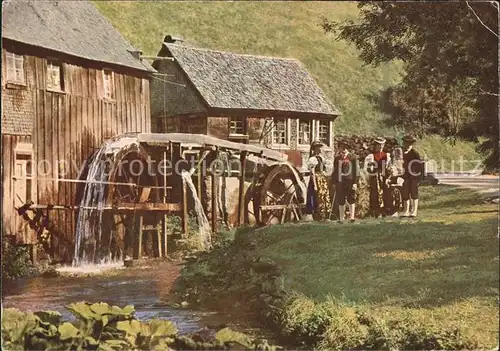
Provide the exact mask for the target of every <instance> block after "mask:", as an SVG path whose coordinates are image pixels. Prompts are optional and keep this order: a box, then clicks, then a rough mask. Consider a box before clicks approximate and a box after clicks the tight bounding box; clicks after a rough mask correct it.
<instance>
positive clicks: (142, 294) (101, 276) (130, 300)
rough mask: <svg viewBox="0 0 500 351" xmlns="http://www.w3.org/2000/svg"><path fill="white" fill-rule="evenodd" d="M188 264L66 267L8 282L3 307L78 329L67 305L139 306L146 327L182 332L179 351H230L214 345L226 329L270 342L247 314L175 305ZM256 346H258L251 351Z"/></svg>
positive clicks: (136, 308) (153, 262) (156, 262)
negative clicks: (43, 314)
mask: <svg viewBox="0 0 500 351" xmlns="http://www.w3.org/2000/svg"><path fill="white" fill-rule="evenodd" d="M183 264H184V262H183V261H168V260H162V259H156V260H150V261H145V262H143V263H141V264H139V265H134V266H133V267H123V265H122V266H118V265H117V267H114V268H113V269H109V270H106V271H100V272H97V271H93V272H92V271H91V270H90V269H88V270H86V269H83V268H82V269H80V271H79V272H78V273H77V272H76V270H75V269H74V267H69V268H68V267H66V268H67V269H64V267H62V268H60V269H59V275H58V276H52V277H32V278H26V279H18V280H14V281H9V282H4V284H3V296H2V303H3V308H4V309H9V308H17V309H19V310H20V311H21V312H24V313H29V311H32V312H40V311H55V313H57V314H60V316H61V320H62V321H69V322H72V323H75V325H78V323H77V322H78V318H75V315H74V313H72V312H71V310H69V309H68V308H67V307H66V306H69V305H71V304H78V303H80V302H81V301H86V302H88V303H90V304H98V303H105V304H108V305H109V306H119V307H124V306H126V305H133V306H134V319H136V320H137V321H139V322H140V323H151V322H153V321H154V320H163V321H170V322H172V324H173V326H174V327H175V328H176V329H177V330H178V334H177V335H178V337H177V339H176V341H175V342H176V344H175V345H176V346H175V347H174V348H176V349H185V348H186V347H187V348H189V347H196V348H197V349H198V348H199V347H202V349H204V348H211V347H218V348H219V349H220V348H221V347H223V346H224V347H223V348H225V349H227V347H228V346H227V345H223V344H220V343H219V344H217V343H215V344H214V337H215V335H218V334H217V333H218V332H221V330H222V332H221V333H222V334H223V335H224V336H223V337H224V338H226V339H227V338H234V337H235V335H236V337H241V335H243V334H241V333H244V334H245V337H244V339H245V340H247V341H248V342H250V341H251V340H253V341H252V342H257V344H256V345H267V342H266V341H265V339H262V338H263V336H264V334H265V333H264V332H263V331H262V330H260V329H255V328H250V327H249V325H248V323H247V322H246V321H245V320H244V318H243V316H242V315H238V316H236V315H226V314H223V313H220V312H214V310H207V309H205V310H197V309H195V308H193V307H194V306H192V305H188V304H187V302H185V301H182V302H181V303H179V304H175V303H174V302H173V301H172V300H171V288H172V286H173V284H174V281H175V279H176V278H177V277H178V276H179V273H180V270H181V269H182V266H183ZM70 268H71V269H70ZM11 314H12V313H11ZM14 314H15V315H16V313H14ZM25 316H26V315H23V317H22V318H25ZM19 318H21V317H19ZM3 327H4V326H2V328H3ZM259 340H264V342H260V341H259ZM230 341H234V340H233V339H230ZM179 342H181V343H180V344H179ZM193 342H194V344H193ZM251 345H253V344H251ZM254 347H256V346H255V345H253V346H252V347H251V348H252V349H253V348H254ZM237 348H241V347H237ZM261 348H262V347H259V348H258V349H261Z"/></svg>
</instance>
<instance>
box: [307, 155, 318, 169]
mask: <svg viewBox="0 0 500 351" xmlns="http://www.w3.org/2000/svg"><path fill="white" fill-rule="evenodd" d="M318 163H319V162H318V158H317V157H314V156H313V157H310V158H309V160H308V161H307V168H308V169H311V168H314V167H316V166H317V165H318Z"/></svg>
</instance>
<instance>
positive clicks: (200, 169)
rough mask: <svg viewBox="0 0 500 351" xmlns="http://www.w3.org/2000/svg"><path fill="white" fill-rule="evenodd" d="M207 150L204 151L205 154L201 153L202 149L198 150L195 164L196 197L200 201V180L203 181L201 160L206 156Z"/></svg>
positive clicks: (201, 196)
mask: <svg viewBox="0 0 500 351" xmlns="http://www.w3.org/2000/svg"><path fill="white" fill-rule="evenodd" d="M207 154H208V151H205V155H203V150H200V152H199V153H198V164H197V165H196V173H197V174H198V175H197V177H196V180H197V184H196V185H197V186H196V191H197V193H198V199H200V201H201V203H203V194H202V182H203V174H202V173H203V172H202V167H201V166H202V160H203V159H204V158H205V157H206V155H207Z"/></svg>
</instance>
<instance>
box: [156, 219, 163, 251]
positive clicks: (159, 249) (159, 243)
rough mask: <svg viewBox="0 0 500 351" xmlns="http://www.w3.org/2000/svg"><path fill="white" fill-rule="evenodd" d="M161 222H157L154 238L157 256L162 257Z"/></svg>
mask: <svg viewBox="0 0 500 351" xmlns="http://www.w3.org/2000/svg"><path fill="white" fill-rule="evenodd" d="M161 232H162V230H161V224H160V223H158V225H157V226H156V238H157V239H156V240H157V241H158V257H162V248H161Z"/></svg>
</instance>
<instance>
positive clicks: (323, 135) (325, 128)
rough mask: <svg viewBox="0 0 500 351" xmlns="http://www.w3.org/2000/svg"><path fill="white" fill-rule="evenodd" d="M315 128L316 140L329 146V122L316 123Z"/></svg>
mask: <svg viewBox="0 0 500 351" xmlns="http://www.w3.org/2000/svg"><path fill="white" fill-rule="evenodd" d="M316 126H317V132H316V133H317V134H316V137H317V138H318V140H319V141H321V142H323V143H325V144H326V145H328V146H330V121H317V124H316Z"/></svg>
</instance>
